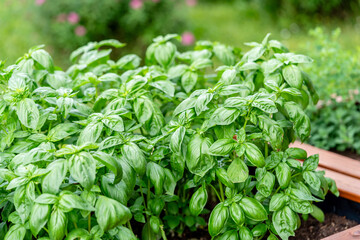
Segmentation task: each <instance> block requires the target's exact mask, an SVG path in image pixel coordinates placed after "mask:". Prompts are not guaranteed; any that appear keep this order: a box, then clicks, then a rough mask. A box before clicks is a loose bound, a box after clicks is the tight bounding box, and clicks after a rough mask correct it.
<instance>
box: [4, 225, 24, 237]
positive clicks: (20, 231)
mask: <svg viewBox="0 0 360 240" xmlns="http://www.w3.org/2000/svg"><path fill="white" fill-rule="evenodd" d="M25 234H26V228H25V227H24V226H23V225H20V224H15V225H13V226H11V228H10V229H9V231H8V232H7V233H6V235H5V239H4V240H15V239H16V240H23V239H24V238H25Z"/></svg>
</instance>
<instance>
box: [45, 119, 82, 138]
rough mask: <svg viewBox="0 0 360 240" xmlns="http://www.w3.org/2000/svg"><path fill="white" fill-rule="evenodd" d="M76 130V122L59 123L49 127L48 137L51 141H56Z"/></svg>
mask: <svg viewBox="0 0 360 240" xmlns="http://www.w3.org/2000/svg"><path fill="white" fill-rule="evenodd" d="M78 130H79V129H78V127H77V124H75V123H61V124H58V125H56V126H55V127H54V128H52V129H50V131H49V134H48V139H49V141H51V142H57V141H60V140H62V139H64V138H66V137H68V136H70V135H73V134H75V133H77V132H78Z"/></svg>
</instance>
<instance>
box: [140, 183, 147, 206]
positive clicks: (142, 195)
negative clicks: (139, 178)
mask: <svg viewBox="0 0 360 240" xmlns="http://www.w3.org/2000/svg"><path fill="white" fill-rule="evenodd" d="M140 193H141V197H142V198H143V200H144V202H143V203H144V208H145V211H147V208H146V204H148V203H146V202H145V197H144V193H143V189H142V187H141V184H140Z"/></svg>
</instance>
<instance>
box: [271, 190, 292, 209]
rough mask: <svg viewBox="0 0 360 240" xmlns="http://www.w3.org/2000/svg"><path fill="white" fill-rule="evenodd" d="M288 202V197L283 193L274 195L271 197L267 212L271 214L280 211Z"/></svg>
mask: <svg viewBox="0 0 360 240" xmlns="http://www.w3.org/2000/svg"><path fill="white" fill-rule="evenodd" d="M288 201H289V197H288V196H287V195H285V194H284V193H276V194H274V195H273V196H272V197H271V200H270V204H269V210H270V211H271V212H273V211H278V210H280V209H282V208H283V207H284V206H285V205H286V204H287V202H288Z"/></svg>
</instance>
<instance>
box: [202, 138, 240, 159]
mask: <svg viewBox="0 0 360 240" xmlns="http://www.w3.org/2000/svg"><path fill="white" fill-rule="evenodd" d="M235 146H236V141H235V140H234V139H219V140H217V141H216V142H214V143H213V144H212V145H211V147H210V149H209V152H210V154H211V155H214V156H224V155H227V154H228V153H230V152H231V151H232V150H233V149H234V148H235Z"/></svg>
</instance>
